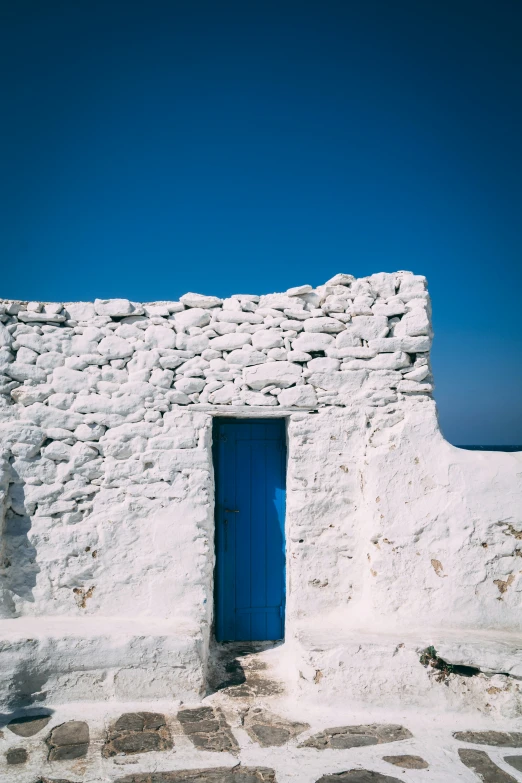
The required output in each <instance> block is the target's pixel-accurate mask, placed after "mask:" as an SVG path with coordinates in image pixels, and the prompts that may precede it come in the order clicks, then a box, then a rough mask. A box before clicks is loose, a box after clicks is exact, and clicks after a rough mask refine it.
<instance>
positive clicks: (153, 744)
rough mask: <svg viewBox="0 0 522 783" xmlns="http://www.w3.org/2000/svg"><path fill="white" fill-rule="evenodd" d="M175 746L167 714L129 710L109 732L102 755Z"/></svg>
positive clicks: (133, 752) (142, 751) (156, 749)
mask: <svg viewBox="0 0 522 783" xmlns="http://www.w3.org/2000/svg"><path fill="white" fill-rule="evenodd" d="M172 747H173V742H172V737H171V735H170V731H169V729H168V727H167V724H166V720H165V716H164V715H162V714H161V713H158V712H127V713H124V714H123V715H121V716H120V717H119V718H118V720H117V721H116V722H115V723H114V726H113V727H112V728H111V729H110V730H109V732H108V734H107V741H106V743H105V745H104V746H103V748H102V756H103V757H104V758H110V757H112V756H116V755H132V754H135V753H149V752H150V751H165V750H170V749H171V748H172Z"/></svg>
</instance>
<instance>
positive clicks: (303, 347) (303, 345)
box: [292, 333, 334, 353]
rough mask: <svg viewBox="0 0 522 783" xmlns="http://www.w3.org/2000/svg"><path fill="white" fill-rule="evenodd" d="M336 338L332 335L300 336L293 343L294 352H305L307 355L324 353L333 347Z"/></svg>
mask: <svg viewBox="0 0 522 783" xmlns="http://www.w3.org/2000/svg"><path fill="white" fill-rule="evenodd" d="M333 342H334V338H333V337H332V335H331V334H324V333H323V334H300V335H299V336H298V337H296V338H295V340H294V342H293V343H292V349H293V350H294V351H304V352H305V353H309V352H312V353H315V352H316V351H324V350H326V348H328V346H329V345H332V343H333Z"/></svg>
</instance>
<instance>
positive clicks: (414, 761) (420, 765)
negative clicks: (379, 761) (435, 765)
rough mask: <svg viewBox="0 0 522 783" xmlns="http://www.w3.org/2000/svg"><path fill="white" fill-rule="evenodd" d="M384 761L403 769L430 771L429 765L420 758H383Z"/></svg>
mask: <svg viewBox="0 0 522 783" xmlns="http://www.w3.org/2000/svg"><path fill="white" fill-rule="evenodd" d="M382 758H383V761H387V762H388V764H393V765H394V766H395V767H402V768H403V769H428V767H429V764H428V762H427V761H424V759H423V758H421V757H420V756H408V755H403V756H383V757H382Z"/></svg>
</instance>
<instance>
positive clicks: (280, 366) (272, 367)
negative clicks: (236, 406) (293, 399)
mask: <svg viewBox="0 0 522 783" xmlns="http://www.w3.org/2000/svg"><path fill="white" fill-rule="evenodd" d="M301 374H302V369H301V367H300V366H299V365H297V364H294V363H293V362H287V361H281V362H267V363H266V364H260V365H257V366H256V367H246V368H245V369H244V370H243V378H244V381H245V383H246V384H247V385H248V386H250V388H251V389H254V390H259V389H263V388H264V387H265V386H267V385H268V384H274V386H277V387H279V388H286V387H287V386H292V384H294V383H296V382H297V381H298V380H299V378H300V377H301Z"/></svg>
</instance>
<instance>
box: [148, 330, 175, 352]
mask: <svg viewBox="0 0 522 783" xmlns="http://www.w3.org/2000/svg"><path fill="white" fill-rule="evenodd" d="M144 336H145V344H146V345H147V346H149V347H152V348H157V349H160V350H162V351H168V350H171V349H173V348H175V347H176V334H175V333H174V332H173V330H172V329H169V328H167V327H165V326H149V327H148V329H146V330H145V333H144Z"/></svg>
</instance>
